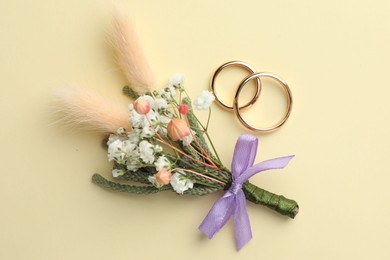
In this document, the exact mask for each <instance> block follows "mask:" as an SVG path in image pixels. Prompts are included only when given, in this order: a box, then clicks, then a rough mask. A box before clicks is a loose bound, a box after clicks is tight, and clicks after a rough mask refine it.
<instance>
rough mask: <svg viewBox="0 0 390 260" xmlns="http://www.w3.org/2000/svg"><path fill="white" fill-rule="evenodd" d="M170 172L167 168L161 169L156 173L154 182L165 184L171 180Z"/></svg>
mask: <svg viewBox="0 0 390 260" xmlns="http://www.w3.org/2000/svg"><path fill="white" fill-rule="evenodd" d="M171 177H172V173H171V172H170V171H167V170H161V171H159V172H158V173H157V174H156V182H157V183H158V184H162V185H167V184H169V182H170V181H171Z"/></svg>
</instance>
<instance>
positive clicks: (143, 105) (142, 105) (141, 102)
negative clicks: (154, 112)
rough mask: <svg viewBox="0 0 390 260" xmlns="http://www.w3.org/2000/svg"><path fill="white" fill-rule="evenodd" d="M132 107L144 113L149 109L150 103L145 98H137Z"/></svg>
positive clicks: (139, 112) (141, 113)
mask: <svg viewBox="0 0 390 260" xmlns="http://www.w3.org/2000/svg"><path fill="white" fill-rule="evenodd" d="M134 109H135V111H136V112H137V113H138V114H140V115H146V114H147V113H149V111H150V104H149V102H148V101H146V100H145V99H141V98H138V99H137V100H136V101H135V102H134Z"/></svg>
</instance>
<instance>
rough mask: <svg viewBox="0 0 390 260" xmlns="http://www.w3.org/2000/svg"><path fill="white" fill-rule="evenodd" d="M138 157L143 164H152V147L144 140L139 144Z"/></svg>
mask: <svg viewBox="0 0 390 260" xmlns="http://www.w3.org/2000/svg"><path fill="white" fill-rule="evenodd" d="M139 156H140V158H141V159H142V161H144V162H145V163H153V162H154V151H153V145H152V144H151V143H149V142H148V141H146V140H143V141H141V142H140V143H139Z"/></svg>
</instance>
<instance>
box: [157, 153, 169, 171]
mask: <svg viewBox="0 0 390 260" xmlns="http://www.w3.org/2000/svg"><path fill="white" fill-rule="evenodd" d="M154 166H156V171H158V172H159V171H161V170H163V169H169V168H170V166H171V164H170V162H169V160H168V159H167V158H166V157H165V156H164V155H162V156H160V157H158V159H157V161H155V162H154Z"/></svg>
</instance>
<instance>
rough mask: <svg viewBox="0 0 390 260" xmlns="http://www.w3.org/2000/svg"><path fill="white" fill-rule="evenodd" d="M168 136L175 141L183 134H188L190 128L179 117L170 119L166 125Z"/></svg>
mask: <svg viewBox="0 0 390 260" xmlns="http://www.w3.org/2000/svg"><path fill="white" fill-rule="evenodd" d="M167 130H168V136H169V137H170V138H171V139H172V140H173V141H177V140H179V139H182V138H183V137H185V136H188V135H190V129H189V128H188V126H187V124H186V122H184V121H183V120H181V119H179V118H175V119H172V120H171V122H169V124H168V126H167Z"/></svg>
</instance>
